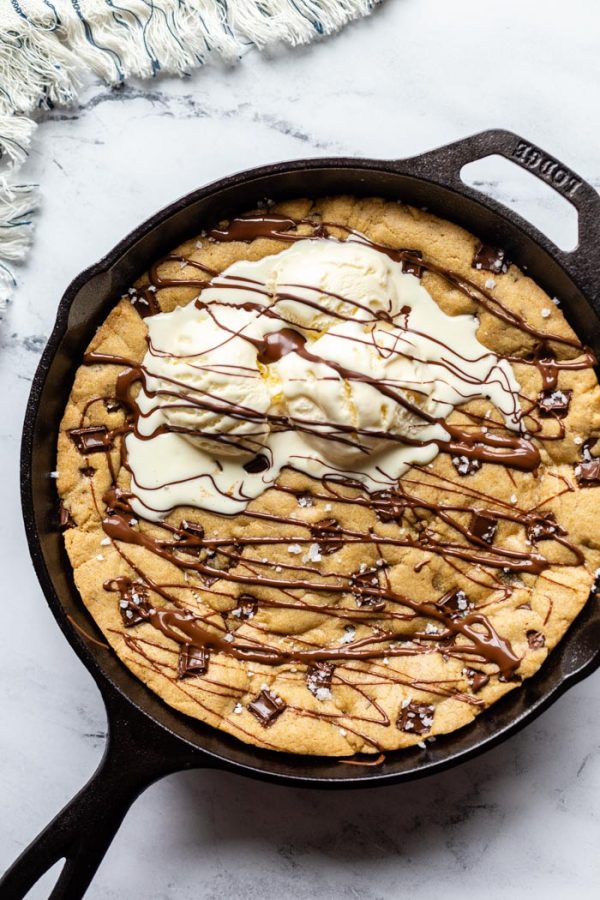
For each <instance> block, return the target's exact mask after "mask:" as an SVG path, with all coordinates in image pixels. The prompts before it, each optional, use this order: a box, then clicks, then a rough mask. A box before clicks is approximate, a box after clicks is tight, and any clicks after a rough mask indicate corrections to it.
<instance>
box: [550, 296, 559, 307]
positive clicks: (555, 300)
mask: <svg viewBox="0 0 600 900" xmlns="http://www.w3.org/2000/svg"><path fill="white" fill-rule="evenodd" d="M552 302H553V303H554V305H555V306H560V300H559V299H558V297H553V298H552Z"/></svg>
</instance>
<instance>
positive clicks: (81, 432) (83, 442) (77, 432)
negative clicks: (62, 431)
mask: <svg viewBox="0 0 600 900" xmlns="http://www.w3.org/2000/svg"><path fill="white" fill-rule="evenodd" d="M69 435H70V437H71V440H72V441H73V443H74V444H75V446H76V447H77V449H78V450H79V452H80V453H82V454H83V455H84V456H85V455H87V454H88V453H107V452H108V451H109V450H110V449H111V447H112V439H111V438H110V436H109V431H108V428H107V427H106V425H88V426H87V427H86V428H73V429H71V431H69Z"/></svg>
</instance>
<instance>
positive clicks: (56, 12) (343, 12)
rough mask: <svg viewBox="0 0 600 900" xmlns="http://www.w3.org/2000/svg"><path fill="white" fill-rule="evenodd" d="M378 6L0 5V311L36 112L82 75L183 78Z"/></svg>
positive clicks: (24, 208) (334, 26)
mask: <svg viewBox="0 0 600 900" xmlns="http://www.w3.org/2000/svg"><path fill="white" fill-rule="evenodd" d="M379 2H380V0H0V308H1V307H2V304H3V302H5V301H6V299H7V297H8V295H9V294H10V292H11V289H12V287H13V285H14V279H13V276H12V273H11V271H10V268H9V267H8V266H7V265H6V261H10V260H13V261H14V260H19V259H23V257H24V256H25V254H26V253H27V250H28V247H29V244H30V241H31V231H32V213H33V212H34V209H35V206H36V204H37V186H36V185H33V184H19V183H18V180H17V176H18V170H19V168H20V167H21V165H22V164H23V162H24V160H25V158H26V156H27V150H28V147H29V145H30V143H31V138H32V134H33V131H34V129H35V127H36V126H35V123H34V122H33V121H32V119H31V118H29V116H30V115H31V113H32V112H33V111H34V110H36V109H39V108H48V107H52V106H54V105H68V104H72V103H74V102H75V101H76V99H77V95H78V91H79V89H80V87H81V85H82V82H83V76H84V75H85V73H86V72H92V73H93V74H95V75H96V76H98V77H100V78H102V79H103V80H104V81H105V82H107V83H108V84H119V83H121V82H123V81H124V80H125V78H127V77H128V76H138V77H141V78H150V77H153V76H155V75H157V74H158V73H159V72H169V73H176V74H180V75H183V74H185V73H188V72H190V71H191V70H192V69H194V68H196V67H197V66H201V65H203V64H204V63H205V62H206V61H207V60H208V58H209V57H211V58H215V57H217V58H219V59H221V60H224V61H226V62H235V61H236V60H237V59H238V58H239V57H240V55H241V54H242V52H243V51H244V50H245V49H246V48H248V47H249V46H255V47H258V48H261V49H262V48H264V47H267V46H272V45H274V44H278V43H287V44H291V45H298V44H306V43H309V42H310V41H312V40H315V39H316V38H319V37H322V36H324V35H327V34H331V33H332V32H334V31H337V30H338V29H340V28H341V27H342V26H343V25H345V24H346V23H347V22H349V21H351V20H352V19H356V18H358V17H360V16H365V15H367V14H368V13H369V12H371V10H372V9H373V8H374V7H375V6H376V5H377V3H379Z"/></svg>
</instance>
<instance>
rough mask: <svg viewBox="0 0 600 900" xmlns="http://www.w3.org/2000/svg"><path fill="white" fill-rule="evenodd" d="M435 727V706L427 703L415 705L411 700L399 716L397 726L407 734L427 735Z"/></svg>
mask: <svg viewBox="0 0 600 900" xmlns="http://www.w3.org/2000/svg"><path fill="white" fill-rule="evenodd" d="M432 725H433V706H429V705H428V704H426V703H415V701H414V700H411V701H410V703H408V704H407V705H406V706H403V707H402V709H401V710H400V713H399V715H398V719H397V721H396V726H397V727H398V728H399V729H400V731H406V732H407V734H426V733H427V732H428V731H431V726H432Z"/></svg>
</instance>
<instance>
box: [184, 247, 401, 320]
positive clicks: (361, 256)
mask: <svg viewBox="0 0 600 900" xmlns="http://www.w3.org/2000/svg"><path fill="white" fill-rule="evenodd" d="M397 269H398V265H397V264H396V263H394V262H392V260H390V259H389V258H388V257H387V256H385V254H383V253H379V252H378V251H377V250H374V249H373V248H371V247H368V246H366V245H365V244H362V243H360V242H359V241H333V240H330V241H322V240H305V241H299V242H298V243H296V244H292V246H291V247H290V248H289V249H288V250H286V251H285V252H284V253H278V254H277V255H276V256H267V257H265V258H264V259H261V260H258V261H257V262H246V261H245V260H244V261H241V262H238V263H234V264H233V265H232V266H230V267H229V268H228V269H227V271H226V272H225V273H223V275H221V276H219V277H218V278H216V279H215V281H214V286H213V287H210V288H208V289H207V290H205V291H203V293H202V299H203V300H204V301H205V302H214V301H215V300H226V301H227V302H229V303H240V304H241V303H244V302H248V301H250V302H253V303H256V302H263V303H265V304H266V303H269V302H270V303H274V309H275V311H276V312H277V314H278V315H279V316H280V317H281V318H282V319H284V320H285V321H286V322H287V323H288V324H291V325H297V326H299V327H300V328H302V329H307V330H309V331H310V332H311V333H312V334H313V336H314V335H315V333H318V332H323V331H325V330H327V329H328V328H329V327H331V325H332V324H334V323H335V322H339V321H345V320H348V319H352V320H357V321H361V322H371V323H372V322H374V321H376V317H377V315H378V314H380V315H381V314H382V313H385V314H386V315H389V316H391V317H393V316H395V315H397V314H398V313H399V312H400V309H401V308H402V306H403V305H404V304H406V303H410V301H411V298H413V297H414V292H415V290H417V289H418V286H419V282H418V279H417V278H415V277H414V276H412V275H410V276H409V275H406V276H405V277H404V278H403V279H402V280H401V281H398V279H397V277H396V274H397V271H396V270H397ZM253 282H254V283H253ZM257 287H258V289H259V290H258V291H257Z"/></svg>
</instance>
